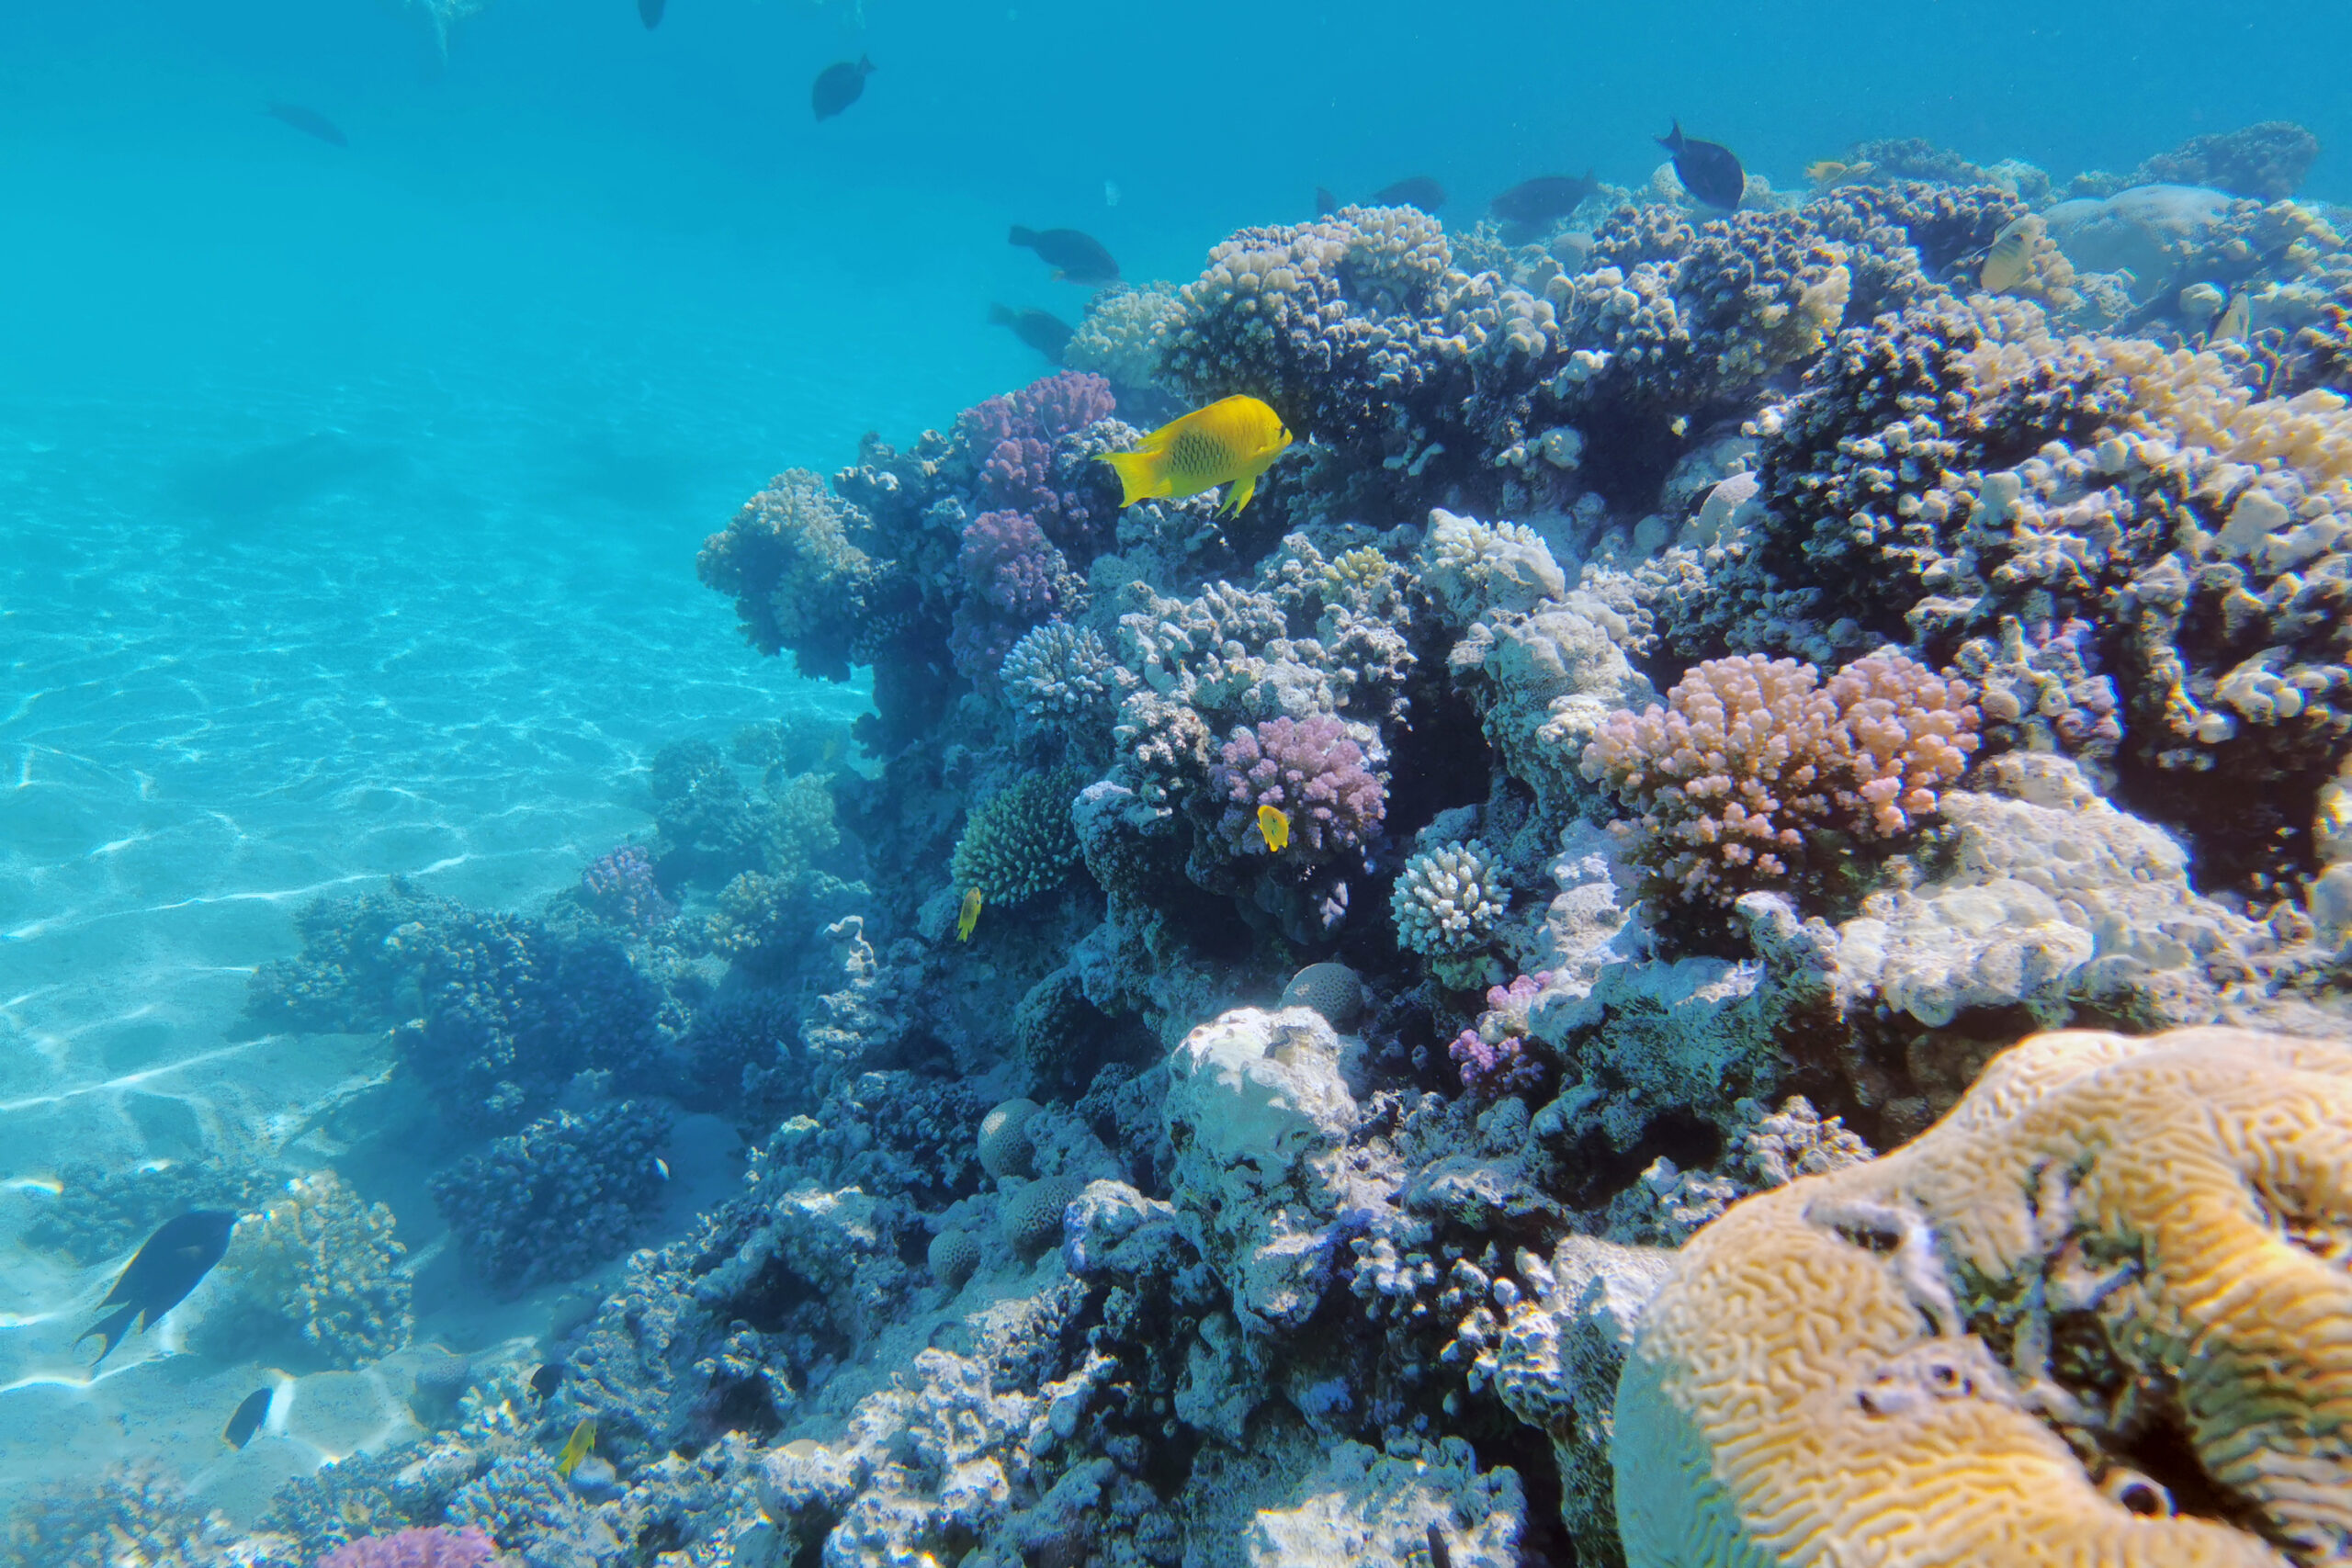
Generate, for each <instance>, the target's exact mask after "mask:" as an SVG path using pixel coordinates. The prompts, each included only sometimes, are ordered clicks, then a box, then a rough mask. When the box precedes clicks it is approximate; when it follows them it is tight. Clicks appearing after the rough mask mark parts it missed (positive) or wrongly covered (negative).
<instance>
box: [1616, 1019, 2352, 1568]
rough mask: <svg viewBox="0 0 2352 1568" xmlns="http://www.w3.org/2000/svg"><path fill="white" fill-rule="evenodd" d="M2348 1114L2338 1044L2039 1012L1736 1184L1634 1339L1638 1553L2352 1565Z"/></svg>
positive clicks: (1629, 1408)
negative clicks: (1907, 1121) (1865, 1128)
mask: <svg viewBox="0 0 2352 1568" xmlns="http://www.w3.org/2000/svg"><path fill="white" fill-rule="evenodd" d="M2348 1129H2352V1049H2347V1048H2346V1046H2344V1045H2341V1044H2334V1043H2319V1042H2314V1041H2305V1040H2297V1039H2293V1038H2289V1037H2283V1036H2272V1035H2257V1034H2252V1033H2246V1032H2239V1031H2233V1030H2221V1029H2211V1030H2192V1031H2183V1032H2175V1033H2171V1034H2165V1035H2158V1036H2155V1037H2153V1038H2146V1039H2130V1038H2126V1037H2124V1036H2120V1035H2113V1034H2100V1033H2091V1032H2064V1033H2057V1034H2049V1035H2041V1036H2038V1037H2036V1038H2034V1039H2032V1040H2030V1041H2028V1042H2026V1043H2023V1044H2021V1045H2018V1046H2017V1047H2016V1048H2015V1049H2013V1050H2011V1051H2010V1052H2008V1053H2007V1055H2003V1056H2001V1057H1999V1058H1997V1059H1996V1061H1995V1062H1994V1063H1993V1064H1992V1066H1990V1067H1988V1068H1987V1069H1986V1071H1985V1075H1984V1076H1983V1077H1981V1078H1980V1079H1979V1080H1978V1082H1977V1084H1976V1086H1975V1088H1973V1089H1971V1090H1970V1091H1969V1093H1968V1095H1967V1096H1966V1097H1965V1098H1964V1099H1963V1100H1962V1101H1961V1102H1960V1104H1959V1105H1958V1106H1956V1107H1955V1108H1954V1109H1953V1110H1952V1111H1951V1114H1950V1115H1948V1116H1947V1117H1946V1118H1945V1119H1944V1120H1943V1121H1942V1122H1939V1124H1938V1125H1937V1126H1936V1128H1935V1129H1934V1130H1932V1131H1930V1132H1929V1133H1928V1134H1926V1135H1925V1136H1923V1137H1921V1138H1919V1139H1918V1140H1917V1142H1915V1143H1913V1144H1911V1145H1908V1146H1906V1147H1905V1148H1903V1149H1900V1150H1898V1151H1896V1152H1895V1153H1894V1154H1891V1155H1888V1156H1883V1157H1882V1158H1880V1159H1878V1160H1875V1161H1871V1162H1870V1163H1867V1164H1863V1165H1859V1166H1853V1167H1850V1168H1847V1169H1845V1170H1842V1171H1838V1172H1835V1173H1832V1174H1828V1175H1822V1176H1812V1177H1806V1178H1804V1179H1800V1180H1798V1181H1796V1182H1793V1183H1792V1184H1791V1185H1789V1186H1787V1187H1784V1188H1781V1189H1780V1190H1776V1191H1773V1192H1770V1193H1767V1194H1764V1195H1761V1196H1758V1197H1757V1198H1754V1199H1751V1200H1749V1201H1747V1202H1745V1203H1742V1204H1740V1205H1738V1206H1737V1207H1736V1208H1735V1209H1733V1210H1732V1211H1731V1212H1730V1213H1727V1214H1725V1215H1724V1218H1723V1219H1721V1220H1720V1221H1718V1222H1716V1223H1715V1224H1713V1225H1710V1226H1708V1227H1707V1228H1706V1229H1704V1230H1702V1231H1701V1232H1700V1233H1699V1235H1697V1236H1695V1237H1694V1238H1693V1239H1692V1240H1691V1244H1690V1246H1689V1247H1686V1248H1685V1249H1684V1250H1683V1251H1682V1252H1681V1254H1680V1255H1679V1257H1678V1258H1677V1259H1676V1260H1675V1262H1674V1265H1673V1267H1672V1269H1671V1270H1670V1272H1669V1273H1668V1277H1667V1279H1666V1280H1665V1282H1664V1284H1663V1285H1662V1286H1661V1287H1660V1289H1659V1290H1658V1292H1657V1295H1656V1296H1655V1297H1654V1298H1653V1299H1652V1300H1651V1301H1650V1303H1649V1304H1648V1306H1647V1308H1646V1309H1645V1312H1644V1314H1643V1316H1642V1322H1641V1329H1640V1333H1639V1336H1638V1337H1637V1338H1636V1340H1635V1342H1634V1348H1633V1350H1632V1353H1631V1355H1630V1356H1629V1357H1628V1359H1627V1360H1626V1363H1625V1370H1624V1372H1623V1377H1622V1379H1621V1382H1620V1384H1619V1388H1618V1393H1617V1401H1616V1408H1615V1432H1616V1444H1615V1459H1616V1474H1617V1480H1616V1502H1617V1512H1618V1517H1619V1520H1620V1523H1621V1528H1622V1529H1623V1537H1624V1543H1625V1551H1626V1557H1627V1560H1628V1562H1630V1563H1631V1564H1632V1565H1633V1568H1667V1565H1668V1564H1676V1565H1690V1564H1726V1565H1728V1564H1732V1563H1749V1562H1763V1561H1766V1560H1768V1559H1769V1560H1770V1561H1775V1562H1823V1563H1826V1562H1843V1561H1847V1560H1849V1559H1850V1558H1852V1557H1853V1556H1854V1555H1855V1554H1856V1553H1860V1552H1866V1551H1867V1552H1870V1553H1871V1554H1872V1556H1873V1560H1875V1561H1883V1562H1888V1563H1890V1564H1900V1565H1903V1568H1928V1565H1933V1564H1955V1565H1956V1564H1960V1563H1968V1562H1990V1561H1996V1560H1997V1561H2002V1562H2050V1563H2057V1562H2089V1561H2098V1562H2114V1563H2145V1564H2150V1565H2154V1564H2156V1563H2175V1562H2201V1563H2215V1564H2220V1563H2233V1564H2237V1563H2243V1564H2248V1565H2252V1564H2268V1565H2272V1568H2278V1565H2282V1564H2287V1563H2295V1564H2302V1565H2307V1568H2315V1565H2316V1564H2318V1563H2321V1562H2335V1561H2337V1560H2338V1559H2339V1558H2340V1556H2341V1554H2342V1552H2343V1551H2344V1547H2345V1543H2346V1541H2347V1540H2352V1440H2347V1436H2346V1434H2347V1433H2352V1338H2347V1337H2346V1334H2345V1332H2344V1325H2346V1323H2352V1270H2347V1262H2352V1220H2347V1216H2352V1130H2348ZM1766 1371H1769V1374H1770V1375H1762V1374H1764V1373H1765V1372H1766Z"/></svg>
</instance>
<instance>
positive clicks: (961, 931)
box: [956, 887, 980, 942]
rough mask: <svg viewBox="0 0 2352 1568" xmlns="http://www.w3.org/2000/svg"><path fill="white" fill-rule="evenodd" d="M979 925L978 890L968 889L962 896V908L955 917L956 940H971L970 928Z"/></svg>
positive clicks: (975, 888)
mask: <svg viewBox="0 0 2352 1568" xmlns="http://www.w3.org/2000/svg"><path fill="white" fill-rule="evenodd" d="M979 923H980V890H979V889H978V888H977V887H973V888H968V889H967V890H966V891H965V894H964V908H963V909H962V910H961V911H960V912H959V913H958V914H957V915H956V941H957V942H969V941H971V940H972V928H973V927H974V926H977V925H978V924H979Z"/></svg>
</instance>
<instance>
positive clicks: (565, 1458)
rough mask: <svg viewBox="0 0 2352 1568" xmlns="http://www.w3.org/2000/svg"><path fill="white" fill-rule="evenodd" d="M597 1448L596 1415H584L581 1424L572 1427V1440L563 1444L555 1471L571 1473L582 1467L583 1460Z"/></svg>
mask: <svg viewBox="0 0 2352 1568" xmlns="http://www.w3.org/2000/svg"><path fill="white" fill-rule="evenodd" d="M595 1448H596V1418H595V1417H594V1416H582V1417H581V1418H580V1425H579V1426H577V1427H573V1428H572V1429H571V1440H570V1441H568V1442H566V1443H565V1444H564V1445H563V1452H561V1453H560V1454H558V1455H557V1456H556V1461H555V1472H556V1473H557V1474H558V1475H570V1474H571V1472H573V1471H575V1470H578V1469H579V1468H580V1461H582V1460H583V1459H586V1458H587V1457H588V1456H589V1455H590V1454H591V1453H593V1452H594V1451H595Z"/></svg>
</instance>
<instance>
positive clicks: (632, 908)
mask: <svg viewBox="0 0 2352 1568" xmlns="http://www.w3.org/2000/svg"><path fill="white" fill-rule="evenodd" d="M580 901H581V903H582V904H583V905H585V906H586V907H587V909H588V912H589V913H590V914H592V915H594V916H595V917H596V918H597V919H600V920H607V921H610V922H611V923H612V924H614V925H616V926H625V927H628V929H630V930H632V931H651V930H652V929H653V928H654V927H656V926H659V925H662V923H664V922H665V921H667V920H669V919H671V918H672V917H673V916H674V915H675V914H677V912H678V907H677V906H676V905H675V904H673V903H671V902H670V900H669V899H667V898H665V897H662V889H661V888H660V887H659V886H655V884H654V881H653V860H652V857H651V856H650V855H648V854H647V853H646V852H645V848H644V846H643V845H641V844H623V845H622V846H621V847H620V848H619V849H616V850H615V851H613V852H612V853H610V854H608V855H605V857H603V858H602V859H600V860H598V861H597V862H595V863H594V864H592V865H591V866H589V868H588V869H587V870H585V871H583V872H582V873H581V874H580Z"/></svg>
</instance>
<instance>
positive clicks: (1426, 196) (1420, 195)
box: [1364, 175, 1445, 214]
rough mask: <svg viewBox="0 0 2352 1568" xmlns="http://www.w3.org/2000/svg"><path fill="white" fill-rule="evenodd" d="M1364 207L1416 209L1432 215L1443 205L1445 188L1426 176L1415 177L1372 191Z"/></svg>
mask: <svg viewBox="0 0 2352 1568" xmlns="http://www.w3.org/2000/svg"><path fill="white" fill-rule="evenodd" d="M1364 205H1365V206H1366V207H1416V208H1419V209H1420V210H1422V211H1423V212H1427V213H1430V214H1434V213H1435V212H1436V211H1437V209H1439V208H1441V207H1443V206H1444V205H1445V187H1444V186H1442V185H1440V184H1438V183H1437V182H1436V181H1435V180H1433V179H1431V178H1430V177H1429V175H1414V176H1413V177H1412V178H1410V179H1408V180H1398V181H1397V183H1396V184H1395V185H1393V186H1383V187H1382V188H1380V189H1379V190H1376V191H1374V192H1373V193H1372V199H1371V200H1369V201H1367V202H1365V203H1364Z"/></svg>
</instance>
